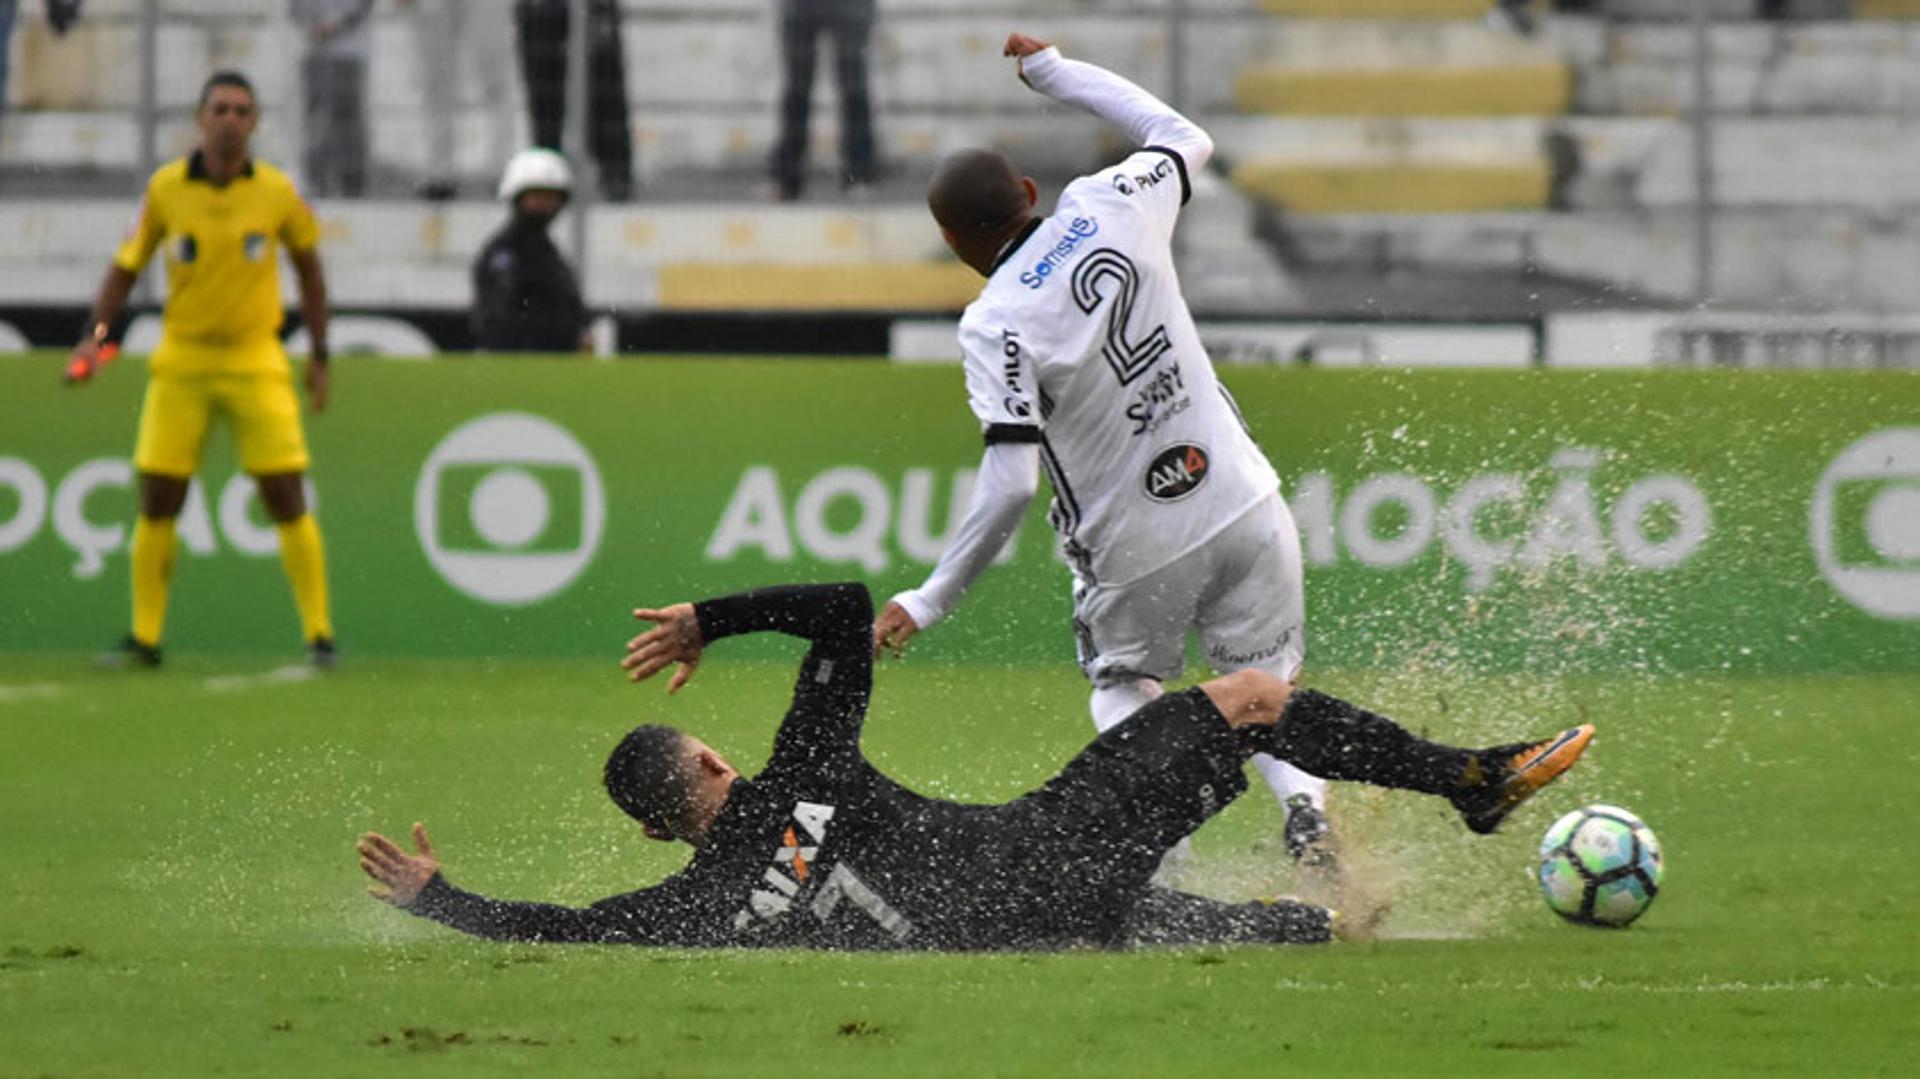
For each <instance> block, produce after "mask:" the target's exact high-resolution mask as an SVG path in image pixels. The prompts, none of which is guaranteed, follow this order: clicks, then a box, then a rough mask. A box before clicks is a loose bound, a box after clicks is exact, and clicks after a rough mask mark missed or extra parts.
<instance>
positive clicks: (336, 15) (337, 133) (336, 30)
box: [291, 0, 373, 198]
mask: <svg viewBox="0 0 1920 1079" xmlns="http://www.w3.org/2000/svg"><path fill="white" fill-rule="evenodd" d="M291 3H292V15H293V22H294V25H296V26H298V27H299V28H300V32H301V34H302V36H303V38H304V40H305V50H304V52H303V53H302V54H301V57H300V86H301V116H302V118H303V121H304V122H303V124H302V128H301V132H302V135H303V137H304V138H305V140H306V148H305V153H304V155H303V156H302V159H301V165H302V167H303V169H304V170H305V172H306V177H305V180H306V188H307V191H308V192H309V193H310V194H314V195H346V196H348V197H353V198H357V197H359V196H360V195H362V194H364V193H365V192H366V189H367V55H368V53H370V52H371V51H372V47H373V0H291Z"/></svg>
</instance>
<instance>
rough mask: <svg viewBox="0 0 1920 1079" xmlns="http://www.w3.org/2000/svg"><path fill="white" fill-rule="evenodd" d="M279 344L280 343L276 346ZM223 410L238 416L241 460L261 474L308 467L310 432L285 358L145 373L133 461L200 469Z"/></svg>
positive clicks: (167, 468)
mask: <svg viewBox="0 0 1920 1079" xmlns="http://www.w3.org/2000/svg"><path fill="white" fill-rule="evenodd" d="M276 347H277V346H276ZM217 415H223V416H225V417H227V419H228V420H229V421H230V422H231V423H232V424H233V437H234V442H235V444H236V445H237V446H238V448H239V451H240V467H242V468H244V469H246V470H247V471H248V472H249V473H251V474H253V475H255V476H271V475H276V474H278V473H282V472H305V471H306V470H307V465H308V457H307V434H306V431H305V430H304V429H303V428H302V427H301V425H300V398H299V396H298V395H297V394H296V393H295V392H294V389H293V374H292V372H291V371H290V370H288V368H287V366H286V364H285V363H284V362H282V363H281V364H280V367H279V369H278V370H269V371H262V372H243V373H228V372H211V371H207V372H201V371H194V372H180V373H165V372H163V373H160V374H155V375H153V376H152V377H151V378H149V379H148V380H147V398H146V403H145V404H144V405H142V406H141V409H140V436H139V440H138V441H137V443H136V444H135V448H134V451H133V465H134V467H135V468H136V469H138V470H140V471H141V472H151V473H154V474H156V475H160V476H173V477H176V478H179V479H186V478H188V477H190V476H192V475H193V474H194V473H195V472H198V471H199V470H200V455H201V453H202V451H203V450H205V448H206V442H207V430H208V428H210V427H211V426H212V425H213V419H214V417H215V416H217Z"/></svg>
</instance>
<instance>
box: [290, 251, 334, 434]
mask: <svg viewBox="0 0 1920 1079" xmlns="http://www.w3.org/2000/svg"><path fill="white" fill-rule="evenodd" d="M287 258H288V259H289V260H291V261H292V262H293V272H294V275H295V276H296V277H298V278H299V279H300V320H301V322H302V323H303V324H304V325H305V326H306V327H307V340H308V342H309V343H308V346H307V403H308V405H309V406H310V407H311V408H312V409H313V410H314V411H315V412H321V411H324V410H325V409H326V407H327V391H328V378H327V361H328V359H329V358H330V354H329V353H328V351H327V275H326V272H325V271H324V270H322V269H321V268H320V249H319V248H317V247H305V248H302V247H289V248H288V249H287Z"/></svg>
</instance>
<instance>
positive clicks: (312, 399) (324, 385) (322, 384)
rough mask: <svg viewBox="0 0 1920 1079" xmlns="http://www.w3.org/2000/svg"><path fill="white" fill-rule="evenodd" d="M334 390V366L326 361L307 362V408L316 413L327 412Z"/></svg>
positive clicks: (310, 360)
mask: <svg viewBox="0 0 1920 1079" xmlns="http://www.w3.org/2000/svg"><path fill="white" fill-rule="evenodd" d="M332 389H333V365H332V364H331V363H328V362H326V361H324V360H321V361H315V360H312V359H309V360H307V407H308V408H310V409H312V410H313V411H315V412H325V411H326V410H327V400H328V398H329V396H330V391H331V390H332Z"/></svg>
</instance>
